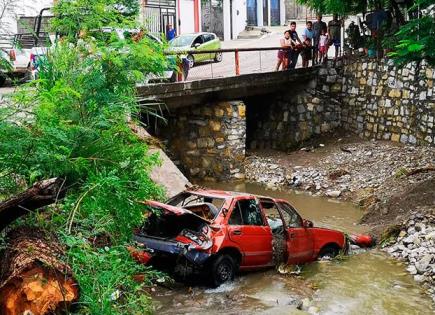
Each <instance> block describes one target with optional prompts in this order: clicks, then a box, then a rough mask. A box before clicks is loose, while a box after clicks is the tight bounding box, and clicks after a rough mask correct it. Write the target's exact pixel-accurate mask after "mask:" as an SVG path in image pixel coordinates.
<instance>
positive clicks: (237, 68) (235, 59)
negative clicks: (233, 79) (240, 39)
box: [234, 49, 240, 75]
mask: <svg viewBox="0 0 435 315" xmlns="http://www.w3.org/2000/svg"><path fill="white" fill-rule="evenodd" d="M234 62H235V66H236V75H240V63H239V51H238V50H237V49H236V50H235V51H234Z"/></svg>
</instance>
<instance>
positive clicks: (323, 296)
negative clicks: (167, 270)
mask: <svg viewBox="0 0 435 315" xmlns="http://www.w3.org/2000/svg"><path fill="white" fill-rule="evenodd" d="M203 186H208V187H209V188H216V189H225V190H236V191H246V192H250V193H255V194H260V195H267V196H273V197H279V198H282V199H286V200H288V201H290V202H291V203H292V204H293V205H294V206H295V208H296V209H298V211H299V213H300V214H301V215H302V217H304V218H307V219H310V220H312V221H313V222H314V224H315V225H316V226H323V227H329V228H334V229H339V230H342V231H345V232H364V231H365V230H367V227H364V226H360V225H357V221H358V219H359V218H360V216H361V215H362V213H361V211H360V210H358V209H357V208H355V207H354V206H352V205H351V204H348V203H342V202H337V201H332V200H328V199H325V198H318V197H312V196H309V195H306V194H296V193H289V192H280V191H269V190H265V189H264V188H262V187H261V186H258V185H254V184H231V183H225V184H216V183H213V184H210V183H207V184H203ZM405 268H406V266H405V264H403V263H401V262H399V261H396V260H393V259H391V258H390V257H388V256H387V255H386V254H385V253H383V252H381V251H379V250H376V249H373V250H369V251H360V252H356V253H353V254H351V255H350V256H348V257H346V258H345V259H344V260H336V261H332V262H329V261H322V262H314V263H311V264H309V265H306V266H303V267H302V269H301V272H300V273H299V274H294V273H292V272H288V273H286V274H280V273H278V272H277V271H275V270H266V271H259V272H251V273H245V274H242V275H239V276H238V277H236V279H235V280H234V281H233V282H231V283H228V284H224V285H222V286H220V287H218V288H215V289H210V288H205V287H199V286H194V287H189V286H185V285H181V284H180V285H177V286H176V288H174V289H172V290H167V289H163V288H158V289H157V290H156V291H155V293H154V294H153V299H154V301H155V306H156V314H331V315H332V314H355V315H359V314H394V315H396V314H397V315H399V314H400V315H402V314H407V315H408V314H434V313H435V311H434V308H433V305H432V301H431V299H430V298H429V297H428V296H426V295H425V294H424V293H423V290H422V289H421V288H420V286H419V285H418V284H417V283H416V282H415V281H414V280H413V278H412V277H411V276H410V275H409V274H408V273H407V272H406V270H405ZM288 271H291V270H288ZM301 301H302V302H303V309H302V310H299V309H297V305H300V304H301Z"/></svg>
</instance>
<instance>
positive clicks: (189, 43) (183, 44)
mask: <svg viewBox="0 0 435 315" xmlns="http://www.w3.org/2000/svg"><path fill="white" fill-rule="evenodd" d="M220 48H221V41H220V39H219V37H217V36H216V34H214V33H192V34H182V35H179V36H177V37H175V38H174V39H172V40H171V41H170V42H169V51H174V52H188V51H191V50H197V51H202V50H218V49H220ZM185 56H186V58H187V59H188V60H189V66H190V68H192V67H193V66H194V65H195V63H198V62H203V61H210V60H212V61H215V62H221V61H222V53H221V52H216V53H203V54H197V53H195V54H191V53H186V55H185Z"/></svg>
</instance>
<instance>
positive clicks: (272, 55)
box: [167, 47, 311, 81]
mask: <svg viewBox="0 0 435 315" xmlns="http://www.w3.org/2000/svg"><path fill="white" fill-rule="evenodd" d="M282 49H283V48H282V47H262V48H237V49H219V50H189V51H183V52H167V54H168V55H178V56H179V57H181V58H179V59H180V60H182V62H183V64H180V68H184V71H183V73H184V75H182V74H181V71H180V75H179V76H178V78H177V81H195V80H203V79H212V78H224V77H231V76H237V75H241V74H250V73H261V72H271V71H276V67H277V61H278V51H280V50H282ZM285 53H288V50H286V51H285ZM187 64H189V65H187ZM301 65H302V57H301V54H299V57H298V63H297V65H296V67H300V66H301ZM310 66H311V62H310ZM281 69H282V66H281V67H280V70H281ZM186 74H187V75H186Z"/></svg>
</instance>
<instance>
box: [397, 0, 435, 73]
mask: <svg viewBox="0 0 435 315" xmlns="http://www.w3.org/2000/svg"><path fill="white" fill-rule="evenodd" d="M408 11H409V13H410V15H411V16H414V17H416V18H414V19H411V20H410V21H408V22H407V23H405V24H404V25H402V26H401V27H400V29H399V31H398V32H397V33H396V34H395V35H394V40H395V41H396V43H399V44H398V45H396V46H395V48H394V51H393V52H392V53H390V54H389V55H390V56H391V57H393V58H394V59H395V61H396V62H397V63H398V64H399V65H403V64H406V63H408V62H410V61H420V60H423V59H425V60H427V61H428V62H429V64H431V65H435V41H434V38H435V6H434V4H433V0H416V1H415V3H414V5H413V6H412V7H410V8H409V10H408Z"/></svg>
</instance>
